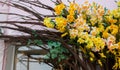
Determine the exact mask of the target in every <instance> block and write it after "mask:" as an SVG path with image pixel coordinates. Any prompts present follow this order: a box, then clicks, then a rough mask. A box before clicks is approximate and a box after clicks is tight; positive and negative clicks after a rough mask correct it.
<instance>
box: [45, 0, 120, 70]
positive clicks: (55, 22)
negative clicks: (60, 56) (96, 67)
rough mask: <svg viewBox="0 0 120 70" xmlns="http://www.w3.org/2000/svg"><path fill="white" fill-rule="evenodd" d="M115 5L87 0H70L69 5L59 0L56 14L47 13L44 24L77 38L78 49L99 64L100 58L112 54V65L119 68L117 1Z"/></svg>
mask: <svg viewBox="0 0 120 70" xmlns="http://www.w3.org/2000/svg"><path fill="white" fill-rule="evenodd" d="M117 5H118V8H117V9H114V10H108V9H106V8H104V7H103V6H101V5H98V4H96V3H94V2H93V3H92V4H90V3H88V1H86V2H84V4H82V5H78V4H76V3H74V2H71V3H70V6H66V5H65V4H64V3H61V4H58V5H56V7H55V8H54V10H55V13H56V15H57V16H56V17H55V18H52V19H51V18H49V17H46V18H45V19H44V25H46V26H47V27H49V28H55V29H57V30H59V31H60V32H61V33H62V35H61V36H62V37H65V36H69V39H70V40H74V41H76V42H77V43H78V44H79V48H80V50H81V51H82V52H83V53H84V54H86V55H88V56H89V57H88V58H89V59H90V60H91V61H97V62H98V63H99V64H100V65H101V66H102V63H103V62H102V60H103V59H106V58H109V54H112V56H114V58H115V61H116V62H115V65H114V66H113V69H117V68H120V1H118V2H117ZM96 53H97V54H98V55H99V56H100V58H97V57H96V56H95V54H96Z"/></svg>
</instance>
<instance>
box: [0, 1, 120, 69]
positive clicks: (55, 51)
mask: <svg viewBox="0 0 120 70" xmlns="http://www.w3.org/2000/svg"><path fill="white" fill-rule="evenodd" d="M47 1H50V2H52V4H55V7H54V8H53V7H51V6H49V5H46V4H44V3H43V2H42V0H34V1H33V0H32V1H31V0H17V1H12V0H11V1H10V2H7V1H5V2H4V1H0V3H2V4H3V5H6V6H10V7H14V8H16V9H19V10H22V11H23V12H25V13H27V14H28V15H27V14H24V13H16V12H14V13H11V12H10V13H5V12H0V14H4V15H5V14H7V15H15V16H17V17H20V18H21V19H20V20H18V19H17V20H15V21H11V20H8V21H0V24H5V25H0V29H10V30H16V31H19V32H22V33H23V35H17V34H15V35H12V34H11V35H8V34H6V33H5V34H4V33H3V32H2V31H1V33H0V34H1V35H0V38H2V39H4V40H5V42H9V43H10V44H13V45H17V46H19V47H17V48H16V51H19V53H20V52H21V54H24V56H26V57H28V58H30V59H34V60H37V61H38V62H43V63H46V64H47V65H49V66H51V67H52V68H53V69H54V70H81V69H82V70H119V69H120V0H119V1H115V2H116V4H117V6H118V7H117V8H116V9H113V10H109V9H107V8H105V7H103V6H101V5H99V4H97V3H95V2H93V3H89V2H88V1H85V2H84V3H83V4H80V5H79V4H77V3H76V2H75V0H73V2H72V1H71V2H70V1H69V0H67V2H68V3H69V5H66V4H64V2H63V1H62V0H47ZM38 8H39V9H40V10H43V9H44V10H47V11H50V12H52V14H51V13H47V14H42V13H41V12H40V11H39V10H38ZM6 24H9V25H8V26H6ZM29 25H30V27H29ZM32 26H33V27H34V26H35V28H32ZM36 26H38V27H39V26H40V28H42V27H43V29H37V27H36ZM49 28H52V29H54V30H51V29H49ZM24 33H26V34H27V35H26V34H25V35H24ZM31 45H32V46H34V47H32V48H31ZM21 46H27V47H26V48H28V49H30V50H19V48H21ZM36 47H37V48H36ZM32 55H36V56H32ZM37 55H38V57H37ZM39 55H40V56H41V55H45V56H44V57H40V56H39ZM29 61H30V60H29ZM28 69H29V66H28Z"/></svg>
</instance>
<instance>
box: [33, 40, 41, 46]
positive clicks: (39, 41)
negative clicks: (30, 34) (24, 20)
mask: <svg viewBox="0 0 120 70" xmlns="http://www.w3.org/2000/svg"><path fill="white" fill-rule="evenodd" d="M34 43H35V44H37V45H39V46H40V45H42V44H43V43H42V41H41V40H34Z"/></svg>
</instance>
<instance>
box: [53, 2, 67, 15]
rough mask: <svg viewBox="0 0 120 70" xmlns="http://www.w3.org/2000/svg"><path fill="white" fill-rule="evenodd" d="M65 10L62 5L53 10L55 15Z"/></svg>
mask: <svg viewBox="0 0 120 70" xmlns="http://www.w3.org/2000/svg"><path fill="white" fill-rule="evenodd" d="M63 9H65V5H64V4H63V3H61V4H59V5H57V6H56V7H55V8H54V10H55V13H56V14H57V15H60V14H61V13H62V10H63Z"/></svg>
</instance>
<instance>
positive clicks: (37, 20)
mask: <svg viewBox="0 0 120 70" xmlns="http://www.w3.org/2000/svg"><path fill="white" fill-rule="evenodd" d="M0 14H6V15H16V16H20V17H25V18H30V19H31V20H36V21H39V20H38V19H35V18H32V17H29V16H25V15H21V14H16V13H4V12H0Z"/></svg>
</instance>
